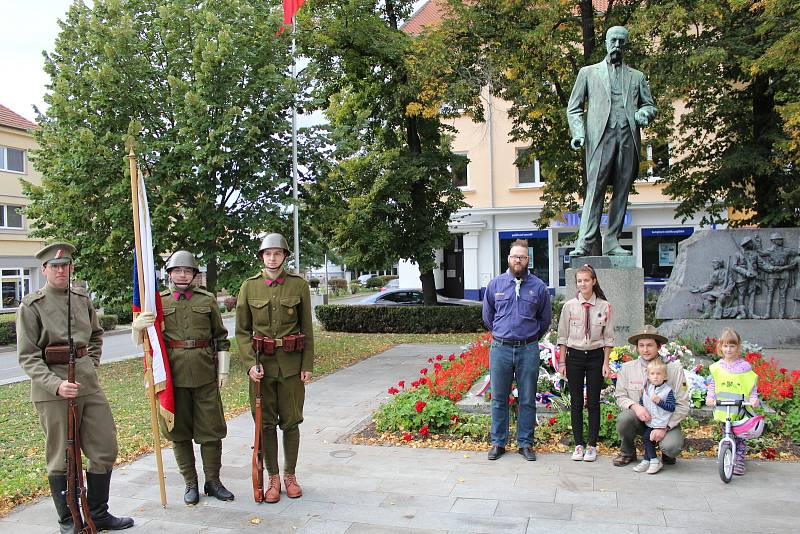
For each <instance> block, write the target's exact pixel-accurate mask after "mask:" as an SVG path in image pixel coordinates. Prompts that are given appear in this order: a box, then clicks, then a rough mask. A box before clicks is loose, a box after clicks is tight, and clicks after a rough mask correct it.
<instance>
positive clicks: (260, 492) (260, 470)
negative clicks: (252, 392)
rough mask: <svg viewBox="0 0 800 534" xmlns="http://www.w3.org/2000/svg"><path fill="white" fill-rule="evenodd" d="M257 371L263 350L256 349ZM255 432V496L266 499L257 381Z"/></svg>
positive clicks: (259, 398) (255, 497) (258, 386)
mask: <svg viewBox="0 0 800 534" xmlns="http://www.w3.org/2000/svg"><path fill="white" fill-rule="evenodd" d="M256 371H261V352H260V351H258V350H256ZM255 387H256V410H255V412H256V413H255V432H254V437H253V498H254V499H255V501H256V502H259V503H260V502H263V501H264V453H263V446H264V443H263V441H264V440H263V439H262V432H261V382H256V386H255Z"/></svg>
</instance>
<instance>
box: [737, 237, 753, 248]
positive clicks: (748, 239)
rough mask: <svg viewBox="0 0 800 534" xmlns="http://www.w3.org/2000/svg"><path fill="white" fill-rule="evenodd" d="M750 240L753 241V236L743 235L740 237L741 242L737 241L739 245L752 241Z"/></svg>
mask: <svg viewBox="0 0 800 534" xmlns="http://www.w3.org/2000/svg"><path fill="white" fill-rule="evenodd" d="M752 242H753V236H749V235H746V236H744V237H743V238H742V242H741V243H739V244H740V245H741V246H745V245H746V244H748V243H752Z"/></svg>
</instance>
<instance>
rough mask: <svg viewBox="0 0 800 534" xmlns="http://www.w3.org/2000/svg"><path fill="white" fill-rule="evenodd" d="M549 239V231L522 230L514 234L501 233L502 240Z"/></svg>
mask: <svg viewBox="0 0 800 534" xmlns="http://www.w3.org/2000/svg"><path fill="white" fill-rule="evenodd" d="M531 238H540V239H541V238H544V239H547V230H520V231H514V232H500V239H531Z"/></svg>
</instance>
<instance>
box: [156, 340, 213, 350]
mask: <svg viewBox="0 0 800 534" xmlns="http://www.w3.org/2000/svg"><path fill="white" fill-rule="evenodd" d="M167 344H168V346H169V348H171V349H204V348H206V347H209V346H211V340H210V339H170V340H169V341H168V343H167Z"/></svg>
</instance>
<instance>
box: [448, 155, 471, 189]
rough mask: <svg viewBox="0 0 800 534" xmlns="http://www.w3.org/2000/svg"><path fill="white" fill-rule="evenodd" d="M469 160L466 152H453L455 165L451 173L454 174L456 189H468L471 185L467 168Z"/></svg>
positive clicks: (451, 168)
mask: <svg viewBox="0 0 800 534" xmlns="http://www.w3.org/2000/svg"><path fill="white" fill-rule="evenodd" d="M468 164H469V158H468V157H467V153H466V152H453V164H452V166H451V167H450V172H452V173H453V185H455V186H456V187H467V186H468V185H469V181H468V179H467V178H468V175H467V166H468Z"/></svg>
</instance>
